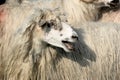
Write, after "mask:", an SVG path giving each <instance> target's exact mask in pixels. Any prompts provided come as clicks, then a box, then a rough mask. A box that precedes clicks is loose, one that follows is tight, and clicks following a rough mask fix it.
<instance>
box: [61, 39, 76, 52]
mask: <svg viewBox="0 0 120 80" xmlns="http://www.w3.org/2000/svg"><path fill="white" fill-rule="evenodd" d="M62 43H63V44H64V45H65V47H66V48H67V49H68V50H70V51H74V50H75V48H74V45H73V43H72V42H69V41H62Z"/></svg>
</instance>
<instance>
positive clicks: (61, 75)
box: [0, 5, 120, 80]
mask: <svg viewBox="0 0 120 80" xmlns="http://www.w3.org/2000/svg"><path fill="white" fill-rule="evenodd" d="M9 12H10V13H9V14H8V18H7V19H6V20H5V22H6V24H5V26H4V28H5V34H4V35H3V37H2V38H0V41H1V44H0V57H1V58H0V64H1V65H0V72H1V73H0V76H1V77H0V78H1V80H4V79H5V80H119V79H120V76H119V75H120V58H119V57H120V42H119V40H120V36H119V35H120V27H119V26H120V24H113V23H87V24H84V25H80V27H81V28H79V29H77V30H76V32H77V34H78V36H79V42H78V43H76V45H74V46H75V50H74V52H66V51H69V50H66V48H68V49H73V48H72V45H71V43H70V42H71V41H70V42H69V41H67V40H69V39H71V40H72V41H74V40H73V39H77V34H76V33H75V32H74V31H73V30H72V29H71V28H70V27H69V31H70V33H71V32H73V33H74V34H75V36H73V38H71V37H69V38H68V36H69V35H67V38H68V39H66V40H65V41H63V42H65V44H66V48H65V47H61V46H59V45H60V44H61V43H60V44H59V45H57V44H55V45H53V43H52V44H50V43H49V44H47V41H48V42H49V40H45V42H41V39H47V37H45V35H44V30H46V31H51V30H49V27H50V25H51V19H53V20H52V21H53V22H54V19H55V21H57V23H58V22H59V19H58V18H56V17H53V16H54V15H52V14H51V13H49V14H48V15H47V14H45V15H44V14H43V13H42V12H41V10H39V9H38V8H32V7H31V6H27V7H26V6H24V5H22V6H21V7H20V6H16V7H14V8H13V7H9ZM18 13H19V14H18ZM15 14H18V15H15ZM40 14H43V16H42V15H40ZM50 15H52V16H50ZM13 16H14V17H13ZM19 17H20V19H19ZM39 22H40V24H38V23H39ZM13 23H15V24H13ZM38 25H40V26H41V28H42V30H41V29H40V27H38ZM62 25H65V24H62ZM66 26H68V25H67V24H66V25H65V27H66ZM46 27H48V28H46ZM54 28H55V29H56V30H57V31H58V30H61V27H60V26H59V27H58V26H57V27H54ZM55 29H54V30H55ZM62 30H64V28H63V29H62ZM65 30H66V29H65ZM58 32H59V33H60V32H61V31H58ZM62 32H64V31H62ZM65 34H67V33H65ZM53 35H55V34H53ZM48 36H49V35H48ZM59 36H60V35H59ZM61 36H62V35H61ZM71 36H72V35H71ZM53 37H56V36H53ZM63 37H64V35H63ZM57 39H58V38H57ZM62 39H63V38H60V39H59V40H61V41H62ZM54 40H56V38H55V39H54ZM54 40H53V41H54ZM39 41H40V42H39ZM40 45H42V46H40ZM63 49H64V50H63Z"/></svg>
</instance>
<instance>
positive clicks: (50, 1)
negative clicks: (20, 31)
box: [7, 0, 113, 27]
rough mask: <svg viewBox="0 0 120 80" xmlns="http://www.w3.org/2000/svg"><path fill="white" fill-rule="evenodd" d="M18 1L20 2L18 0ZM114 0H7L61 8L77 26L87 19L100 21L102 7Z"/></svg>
mask: <svg viewBox="0 0 120 80" xmlns="http://www.w3.org/2000/svg"><path fill="white" fill-rule="evenodd" d="M17 1H18V2H17ZM111 1H113V0H69V1H68V0H59V1H58V0H35V1H34V0H33V1H32V0H30V1H29V0H22V1H21V0H7V3H11V4H14V3H15V4H24V3H25V4H26V3H27V4H35V6H36V7H40V8H49V9H51V10H54V9H58V8H60V10H59V12H60V13H63V14H66V15H67V18H68V22H69V23H70V24H72V25H73V26H76V27H77V25H79V24H81V23H84V22H87V21H98V20H99V19H100V17H101V16H102V13H101V11H100V9H101V7H103V6H109V5H108V4H107V3H110V2H111Z"/></svg>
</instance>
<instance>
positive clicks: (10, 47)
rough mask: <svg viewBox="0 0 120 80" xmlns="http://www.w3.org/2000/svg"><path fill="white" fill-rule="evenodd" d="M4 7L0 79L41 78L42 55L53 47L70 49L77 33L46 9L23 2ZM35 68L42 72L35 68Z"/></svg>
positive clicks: (28, 79)
mask: <svg viewBox="0 0 120 80" xmlns="http://www.w3.org/2000/svg"><path fill="white" fill-rule="evenodd" d="M8 10H9V11H8V12H9V13H8V14H6V15H8V17H7V19H5V25H4V26H0V28H1V27H3V28H4V29H5V30H4V33H5V34H4V35H2V38H0V80H36V79H37V78H38V80H44V79H45V77H44V76H45V74H44V68H45V67H44V66H41V65H44V59H43V58H42V57H45V55H46V54H47V51H48V52H49V50H54V48H55V50H56V49H57V48H58V49H59V48H60V49H61V51H63V50H65V51H66V52H70V51H73V50H74V46H73V44H74V43H75V42H76V41H77V39H78V36H77V33H76V32H75V31H74V30H73V29H72V28H71V27H70V26H69V25H68V24H66V23H64V22H61V20H60V18H59V17H58V16H57V15H55V14H54V13H53V12H51V11H49V10H45V11H44V10H40V9H39V8H34V7H31V6H27V5H25V6H24V5H22V6H16V7H14V6H9V8H8ZM15 14H17V15H15ZM19 17H20V19H19ZM55 40H56V41H55ZM46 46H47V47H46ZM55 46H57V47H55ZM55 50H54V51H55ZM44 51H45V52H44ZM44 53H45V54H44ZM50 55H53V57H55V55H56V53H55V55H54V54H50ZM50 55H47V57H49V56H50ZM51 59H52V58H51V57H49V58H47V61H51ZM39 60H40V61H39ZM39 62H40V64H39ZM42 63H43V64H42ZM38 64H39V66H38ZM39 67H41V68H43V70H42V69H40V68H39ZM39 69H40V70H41V71H42V72H39V71H36V70H39Z"/></svg>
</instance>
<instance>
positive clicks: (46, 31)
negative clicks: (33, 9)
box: [35, 11, 78, 52]
mask: <svg viewBox="0 0 120 80" xmlns="http://www.w3.org/2000/svg"><path fill="white" fill-rule="evenodd" d="M35 33H36V34H35V36H37V38H40V39H39V40H41V41H43V42H45V43H47V44H50V45H52V46H55V47H59V48H62V49H64V50H65V51H66V52H70V51H72V50H73V49H74V46H73V44H74V43H75V42H76V41H77V39H78V35H77V33H76V32H75V31H74V30H73V29H72V28H71V27H70V26H69V25H68V24H66V23H64V22H61V20H60V18H59V17H58V16H55V14H53V13H52V12H51V11H45V12H44V14H43V16H42V17H41V19H40V21H39V25H38V27H37V28H36V31H35ZM40 35H41V37H40Z"/></svg>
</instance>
